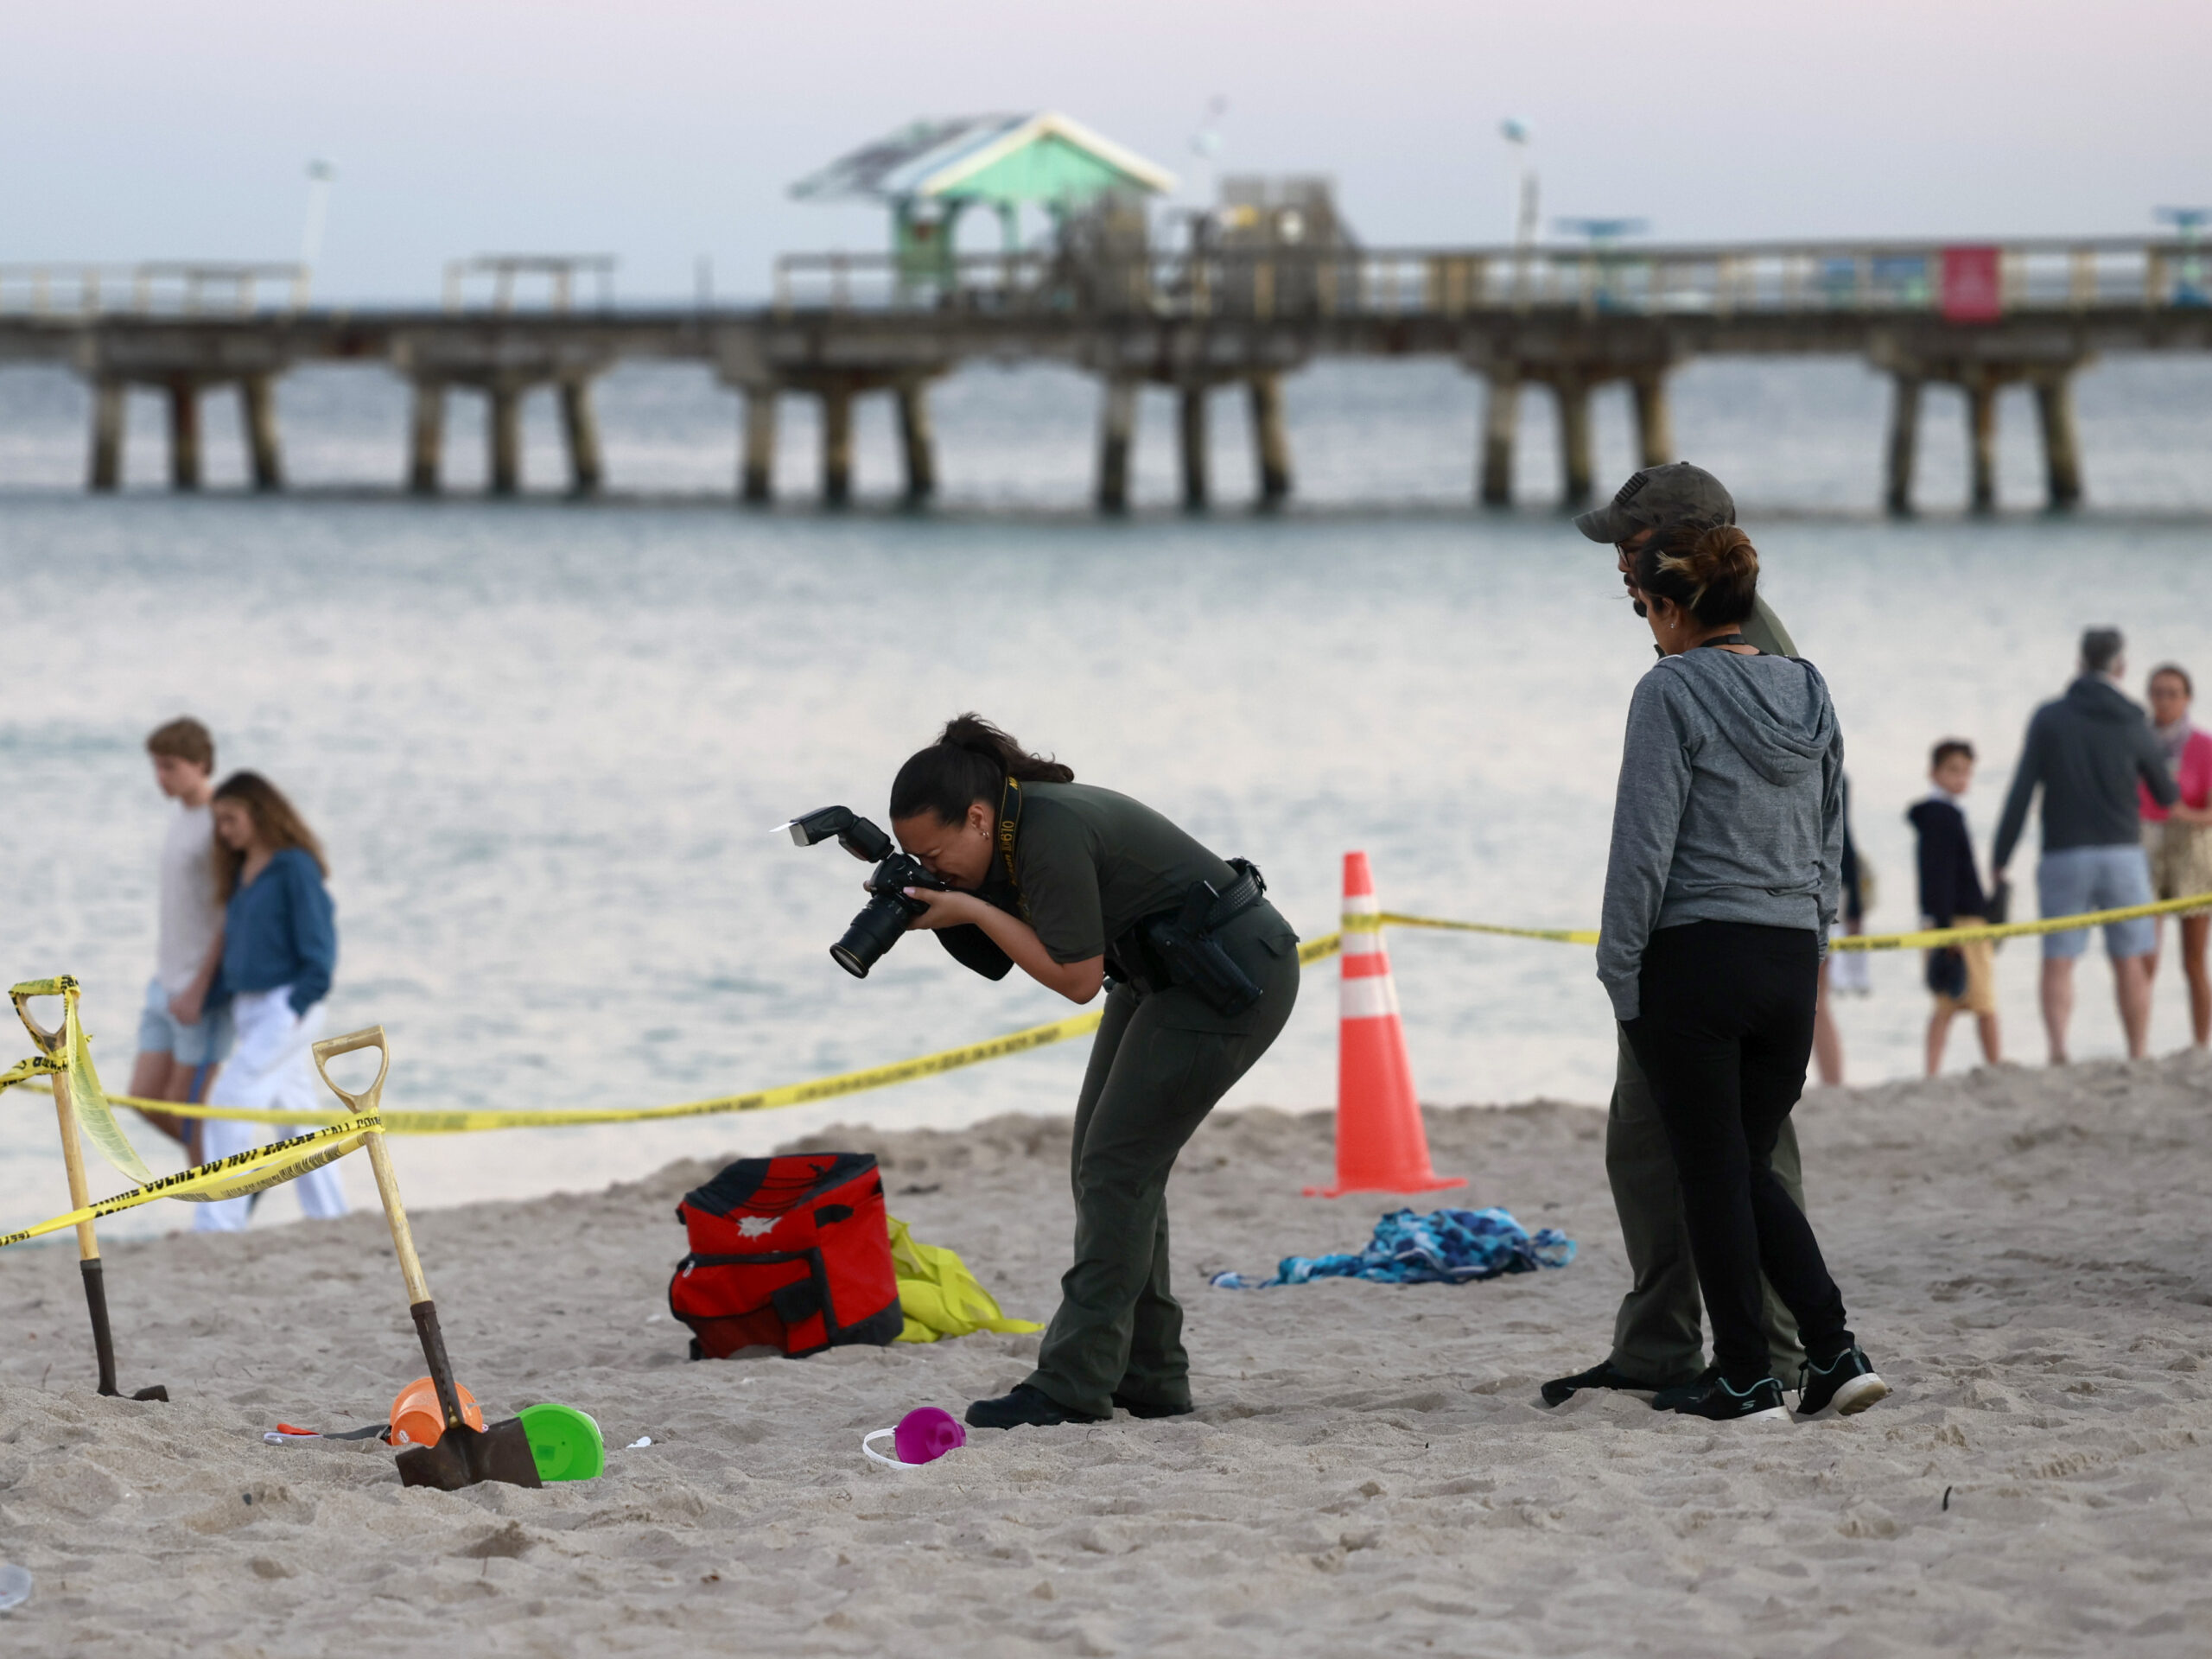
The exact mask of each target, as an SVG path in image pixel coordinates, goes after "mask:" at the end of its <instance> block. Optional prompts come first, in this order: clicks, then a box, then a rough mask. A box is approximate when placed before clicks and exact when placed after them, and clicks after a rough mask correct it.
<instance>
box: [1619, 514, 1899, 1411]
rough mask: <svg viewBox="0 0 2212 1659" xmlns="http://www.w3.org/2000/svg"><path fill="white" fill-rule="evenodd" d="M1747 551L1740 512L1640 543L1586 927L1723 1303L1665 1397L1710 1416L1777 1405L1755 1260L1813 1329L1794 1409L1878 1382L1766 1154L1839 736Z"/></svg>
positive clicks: (1807, 1050) (1806, 1333)
mask: <svg viewBox="0 0 2212 1659" xmlns="http://www.w3.org/2000/svg"><path fill="white" fill-rule="evenodd" d="M1758 568H1759V562H1758V551H1757V550H1755V549H1754V548H1753V547H1752V546H1751V538H1750V537H1747V536H1745V534H1744V532H1743V531H1740V530H1738V529H1737V528H1736V527H1735V526H1733V525H1722V526H1720V527H1719V528H1718V529H1713V530H1703V531H1700V530H1688V529H1685V530H1677V531H1671V532H1669V533H1666V534H1663V535H1662V536H1659V537H1654V538H1653V540H1652V541H1651V542H1650V543H1648V544H1646V545H1645V546H1644V547H1643V549H1642V550H1640V551H1639V552H1638V553H1637V555H1636V556H1635V562H1634V565H1633V568H1632V569H1631V570H1630V582H1631V583H1632V584H1633V588H1634V592H1635V595H1636V597H1637V600H1638V601H1640V602H1641V608H1642V609H1643V611H1644V613H1645V615H1646V619H1647V620H1649V623H1650V625H1651V632H1652V637H1653V638H1654V639H1656V640H1657V641H1658V644H1659V651H1660V659H1659V661H1658V663H1657V664H1655V665H1654V666H1653V668H1652V669H1651V671H1649V673H1648V674H1646V675H1645V676H1644V677H1643V680H1642V681H1641V682H1640V683H1638V684H1637V688H1636V696H1635V698H1634V699H1633V701H1631V702H1630V705H1629V716H1628V737H1627V741H1626V743H1625V745H1624V749H1623V752H1622V757H1621V776H1620V787H1619V792H1618V796H1617V798H1615V801H1614V804H1613V840H1612V855H1611V861H1610V862H1609V863H1608V864H1607V866H1606V870H1605V914H1604V918H1603V930H1602V932H1601V935H1600V938H1599V945H1598V977H1599V980H1600V981H1601V982H1603V983H1604V985H1605V991H1606V994H1607V995H1609V996H1610V997H1611V999H1612V1004H1613V1013H1614V1016H1615V1017H1616V1018H1617V1019H1618V1020H1620V1022H1621V1030H1622V1033H1623V1034H1624V1036H1625V1037H1626V1038H1627V1039H1628V1042H1629V1046H1630V1047H1631V1048H1632V1049H1633V1050H1634V1051H1635V1052H1636V1057H1637V1061H1638V1063H1639V1064H1640V1065H1642V1066H1643V1071H1644V1074H1645V1076H1646V1077H1649V1079H1650V1081H1651V1087H1652V1092H1653V1096H1654V1098H1655V1099H1656V1103H1657V1105H1658V1108H1659V1112H1660V1116H1661V1117H1662V1119H1663V1121H1664V1122H1665V1123H1666V1127H1667V1138H1668V1142H1669V1146H1670V1147H1672V1148H1673V1151H1674V1154H1675V1171H1676V1173H1677V1174H1678V1175H1679V1176H1680V1178H1681V1184H1682V1200H1683V1211H1684V1216H1685V1218H1686V1219H1687V1221H1688V1227H1689V1235H1690V1253H1691V1256H1692V1258H1693V1259H1694V1261H1695V1262H1696V1263H1697V1273H1698V1281H1699V1284H1700V1287H1701V1288H1702V1289H1703V1291H1704V1294H1705V1305H1706V1312H1707V1316H1708V1317H1709V1318H1710V1319H1711V1320H1712V1322H1713V1362H1714V1363H1713V1367H1712V1369H1711V1370H1709V1371H1707V1374H1706V1375H1705V1376H1704V1377H1702V1378H1700V1381H1699V1383H1698V1384H1697V1385H1696V1386H1694V1388H1692V1389H1689V1390H1688V1391H1686V1393H1685V1395H1682V1396H1680V1397H1678V1400H1677V1401H1676V1402H1674V1403H1673V1404H1672V1408H1673V1409H1675V1410H1679V1411H1684V1412H1688V1413H1691V1414H1694V1415H1697V1416H1700V1417H1709V1418H1713V1419H1716V1420H1720V1421H1728V1420H1732V1419H1736V1418H1747V1417H1780V1416H1783V1414H1784V1405H1783V1391H1782V1383H1781V1382H1780V1381H1779V1380H1778V1379H1777V1378H1776V1377H1775V1376H1773V1374H1772V1372H1771V1370H1770V1365H1769V1361H1768V1357H1767V1339H1766V1333H1765V1327H1764V1325H1763V1323H1762V1321H1761V1319H1760V1287H1759V1274H1760V1270H1761V1268H1764V1270H1765V1273H1766V1276H1767V1278H1768V1280H1769V1281H1770V1282H1771V1283H1772V1284H1773V1286H1774V1287H1775V1290H1776V1291H1777V1293H1778V1294H1780V1296H1781V1298H1782V1300H1783V1301H1784V1302H1785V1303H1787V1304H1788V1306H1789V1311H1790V1312H1791V1313H1794V1314H1795V1315H1796V1319H1797V1325H1798V1329H1799V1332H1800V1333H1801V1335H1802V1338H1803V1339H1804V1343H1805V1351H1806V1356H1807V1363H1806V1367H1805V1371H1804V1375H1803V1376H1802V1378H1801V1379H1800V1380H1799V1381H1800V1392H1799V1395H1798V1402H1797V1409H1798V1412H1799V1414H1801V1415H1805V1416H1811V1415H1813V1414H1816V1413H1818V1412H1821V1411H1823V1410H1826V1409H1827V1408H1830V1407H1833V1408H1834V1409H1835V1410H1837V1411H1839V1412H1844V1413H1850V1412H1857V1411H1863V1410H1865V1409H1866V1408H1867V1407H1868V1406H1871V1405H1872V1404H1873V1403H1874V1402H1876V1401H1877V1400H1879V1399H1880V1398H1882V1396H1883V1395H1885V1394H1887V1393H1888V1392H1889V1387H1888V1385H1887V1384H1886V1383H1884V1382H1883V1381H1882V1379H1881V1378H1880V1377H1879V1376H1876V1375H1875V1374H1874V1369H1873V1367H1872V1364H1871V1363H1868V1361H1867V1359H1866V1355H1865V1354H1864V1353H1863V1352H1861V1351H1860V1350H1859V1345H1858V1344H1857V1342H1856V1341H1855V1340H1854V1339H1853V1336H1852V1333H1851V1332H1850V1331H1849V1329H1848V1328H1847V1326H1846V1325H1845V1324H1844V1309H1843V1297H1842V1294H1841V1293H1840V1292H1839V1291H1838V1290H1837V1289H1836V1287H1835V1281H1834V1280H1833V1279H1831V1278H1830V1277H1829V1276H1828V1271H1827V1265H1826V1264H1825V1263H1824V1262H1822V1261H1821V1247H1820V1244H1819V1243H1818V1241H1817V1240H1815V1238H1814V1236H1813V1230H1812V1228H1811V1227H1810V1225H1808V1224H1807V1222H1806V1220H1805V1217H1804V1213H1803V1212H1802V1211H1800V1210H1799V1209H1798V1208H1797V1206H1796V1205H1795V1204H1793V1203H1791V1202H1790V1200H1789V1194H1788V1193H1787V1192H1784V1191H1783V1187H1782V1185H1781V1183H1780V1182H1779V1181H1777V1179H1775V1175H1774V1171H1773V1169H1772V1167H1771V1166H1770V1161H1769V1160H1770V1158H1771V1156H1772V1154H1773V1151H1774V1143H1775V1137H1776V1135H1777V1134H1778V1133H1779V1132H1780V1130H1781V1128H1782V1125H1783V1122H1784V1120H1785V1119H1787V1118H1788V1116H1789V1109H1790V1108H1791V1107H1793V1106H1794V1105H1796V1103H1797V1098H1798V1096H1799V1095H1800V1094H1802V1092H1803V1090H1804V1086H1805V1063H1806V1060H1807V1059H1808V1057H1809V1056H1810V1054H1811V1052H1812V1046H1813V1010H1814V1004H1815V997H1816V995H1817V992H1818V982H1819V975H1820V964H1821V953H1822V951H1823V950H1824V949H1825V946H1824V944H1823V941H1825V940H1826V939H1827V933H1828V929H1829V928H1830V927H1831V926H1832V925H1834V921H1835V916H1836V907H1837V902H1838V899H1839V898H1840V891H1841V875H1840V864H1841V859H1842V853H1843V810H1842V808H1843V803H1842V787H1843V785H1842V779H1843V738H1842V734H1840V732H1839V731H1838V729H1837V728H1836V718H1835V708H1834V704H1833V703H1831V702H1829V701H1828V690H1827V683H1826V682H1824V681H1823V680H1822V679H1821V676H1820V673H1819V671H1817V670H1815V668H1814V667H1813V665H1812V664H1810V663H1807V662H1803V661H1800V660H1794V659H1792V658H1787V657H1768V656H1764V655H1762V654H1761V653H1760V652H1758V651H1756V650H1755V649H1753V648H1752V647H1751V646H1750V645H1746V644H1745V643H1744V638H1743V634H1742V632H1740V626H1741V624H1742V622H1743V620H1744V619H1745V617H1747V616H1749V615H1750V614H1751V607H1752V603H1753V601H1754V600H1755V599H1756V597H1757V595H1758Z"/></svg>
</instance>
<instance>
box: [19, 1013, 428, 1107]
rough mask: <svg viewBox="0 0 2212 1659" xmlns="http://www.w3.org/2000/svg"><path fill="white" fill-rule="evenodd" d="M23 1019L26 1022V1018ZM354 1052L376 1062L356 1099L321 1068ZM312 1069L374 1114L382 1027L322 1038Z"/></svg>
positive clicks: (384, 1063) (380, 1082)
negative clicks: (369, 1051)
mask: <svg viewBox="0 0 2212 1659" xmlns="http://www.w3.org/2000/svg"><path fill="white" fill-rule="evenodd" d="M25 1017H26V1018H29V1016H28V1015H26V1016H25ZM357 1048H373V1049H374V1050H376V1052H377V1061H378V1065H377V1076H376V1081H375V1082H374V1083H372V1084H370V1085H369V1086H368V1087H367V1088H365V1089H364V1090H361V1092H360V1093H359V1094H358V1095H356V1094H352V1093H349V1092H348V1091H347V1090H343V1089H340V1087H339V1086H338V1085H337V1084H334V1083H332V1082H331V1080H330V1068H329V1067H328V1066H327V1065H324V1064H323V1062H324V1061H325V1060H330V1059H335V1058H337V1057H338V1056H339V1055H340V1054H351V1053H352V1052H353V1051H354V1050H355V1049H357ZM315 1070H316V1071H320V1072H321V1073H322V1080H323V1082H324V1083H325V1084H328V1086H329V1089H330V1092H331V1093H332V1094H334V1095H335V1096H338V1098H339V1099H340V1100H342V1101H344V1102H345V1103H346V1104H347V1105H348V1106H351V1107H352V1108H353V1111H354V1115H355V1116H359V1115H360V1114H362V1113H365V1112H373V1111H375V1110H376V1109H377V1105H378V1102H379V1101H381V1100H382V1099H383V1098H384V1079H385V1073H386V1072H388V1071H391V1049H390V1048H389V1047H387V1046H385V1040H384V1027H382V1026H370V1027H366V1028H365V1029H364V1030H361V1031H349V1032H347V1033H346V1035H344V1036H343V1037H329V1038H325V1039H323V1040H322V1041H321V1042H319V1043H317V1044H315Z"/></svg>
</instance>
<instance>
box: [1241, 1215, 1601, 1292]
mask: <svg viewBox="0 0 2212 1659" xmlns="http://www.w3.org/2000/svg"><path fill="white" fill-rule="evenodd" d="M1573 1260H1574V1241H1573V1239H1571V1238H1569V1237H1568V1236H1567V1235H1566V1234H1565V1233H1562V1232H1560V1230H1558V1229H1556V1228H1554V1227H1540V1228H1538V1229H1537V1230H1536V1231H1535V1233H1534V1234H1531V1233H1530V1232H1529V1230H1528V1229H1527V1228H1526V1227H1523V1226H1522V1224H1520V1223H1519V1222H1517V1221H1516V1220H1514V1219H1513V1214H1512V1212H1511V1211H1507V1210H1433V1211H1430V1212H1429V1213H1428V1214H1427V1215H1425V1216H1417V1215H1415V1214H1414V1212H1413V1211H1410V1210H1401V1211H1398V1212H1397V1213H1396V1214H1395V1215H1389V1216H1385V1217H1383V1219H1382V1220H1380V1221H1378V1222H1376V1224H1375V1236H1374V1237H1373V1238H1372V1239H1370V1241H1369V1242H1368V1245H1367V1248H1366V1249H1363V1250H1362V1251H1360V1252H1359V1253H1358V1254H1357V1255H1345V1254H1344V1253H1342V1252H1339V1253H1338V1254H1337V1255H1287V1256H1285V1257H1283V1259H1282V1261H1281V1264H1280V1265H1278V1266H1277V1267H1276V1268H1275V1276H1274V1278H1272V1279H1248V1278H1246V1277H1245V1276H1244V1275H1243V1274H1241V1273H1217V1274H1214V1276H1213V1279H1212V1281H1211V1283H1212V1284H1213V1285H1214V1287H1216V1288H1217V1289H1220V1290H1263V1289H1265V1288H1266V1287H1268V1286H1269V1285H1302V1284H1304V1283H1306V1281H1308V1280H1309V1279H1372V1280H1374V1281H1376V1282H1377V1283H1380V1284H1386V1285H1432V1284H1442V1285H1458V1284H1464V1283H1465V1282H1466V1281H1468V1280H1470V1279H1495V1278H1497V1276H1498V1275H1499V1274H1504V1273H1534V1272H1535V1270H1536V1269H1537V1268H1563V1267H1565V1266H1566V1265H1567V1263H1568V1262H1572V1261H1573Z"/></svg>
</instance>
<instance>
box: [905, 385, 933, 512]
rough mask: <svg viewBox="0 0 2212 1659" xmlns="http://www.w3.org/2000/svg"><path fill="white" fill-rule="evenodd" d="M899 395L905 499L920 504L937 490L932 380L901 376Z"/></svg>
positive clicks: (913, 503)
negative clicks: (930, 391) (932, 416)
mask: <svg viewBox="0 0 2212 1659" xmlns="http://www.w3.org/2000/svg"><path fill="white" fill-rule="evenodd" d="M896 392H897V396H898V399H899V453H900V454H901V455H902V456H903V457H904V459H905V461H906V503H907V505H909V506H918V505H921V504H922V503H923V502H925V501H926V500H928V499H930V498H931V496H933V495H935V494H936V493H937V438H936V435H935V434H934V433H932V432H931V430H930V402H929V383H928V382H927V381H925V380H920V379H913V380H902V381H900V382H899V385H898V387H897V388H896Z"/></svg>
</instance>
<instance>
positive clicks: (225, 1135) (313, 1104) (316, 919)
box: [193, 772, 346, 1232]
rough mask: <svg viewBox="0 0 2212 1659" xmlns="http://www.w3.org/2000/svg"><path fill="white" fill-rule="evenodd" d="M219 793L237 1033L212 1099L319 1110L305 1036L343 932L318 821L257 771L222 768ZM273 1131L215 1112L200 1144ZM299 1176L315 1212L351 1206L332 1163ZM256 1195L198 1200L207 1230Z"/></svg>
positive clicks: (222, 980)
mask: <svg viewBox="0 0 2212 1659" xmlns="http://www.w3.org/2000/svg"><path fill="white" fill-rule="evenodd" d="M213 804H214V818H215V825H214V827H215V886H216V890H217V891H218V892H219V893H223V894H225V895H226V896H227V899H228V903H227V905H226V907H225V909H224V912H223V957H222V965H221V966H220V967H219V968H218V969H216V973H215V982H214V984H213V987H212V988H210V990H209V992H208V1000H209V1001H210V1002H211V1003H213V1002H215V1001H217V1000H218V999H220V998H228V999H229V1000H230V1002H231V1014H232V1029H233V1031H234V1033H236V1036H235V1042H236V1046H235V1047H234V1048H233V1049H232V1052H231V1061H230V1064H229V1065H226V1066H225V1067H224V1068H223V1070H222V1071H221V1072H220V1074H219V1077H218V1080H217V1084H216V1087H215V1090H214V1093H213V1103H214V1104H216V1105H219V1106H241V1107H248V1108H251V1109H256V1110H263V1111H268V1110H295V1111H297V1112H298V1113H299V1114H300V1115H301V1116H302V1117H312V1116H315V1115H317V1114H318V1113H320V1112H321V1110H322V1109H323V1108H324V1107H325V1106H326V1105H327V1102H325V1101H323V1100H321V1099H320V1098H319V1097H318V1091H317V1089H316V1084H315V1064H314V1059H313V1057H312V1056H310V1055H309V1053H308V1045H309V1044H311V1043H312V1042H314V1040H315V1037H316V1034H317V1033H319V1032H320V1031H321V1028H322V1001H323V998H324V997H325V996H326V995H328V993H329V990H330V976H331V971H332V969H334V968H335V967H336V966H337V965H338V934H337V930H336V929H335V927H334V925H333V924H332V919H331V909H330V894H329V893H328V892H327V890H326V889H325V888H324V887H323V885H322V884H323V878H324V877H325V876H326V875H327V874H329V866H328V865H327V864H326V863H325V862H324V861H323V857H322V848H321V844H320V843H318V842H316V840H315V832H314V831H313V830H311V829H308V827H307V825H306V823H303V822H302V820H301V817H300V815H299V814H298V812H296V810H293V807H292V804H291V803H290V802H289V801H288V800H286V799H285V798H284V797H283V794H282V793H280V792H279V791H278V790H277V786H276V785H274V784H272V783H270V781H269V780H268V779H265V778H264V777H262V776H261V774H260V773H258V772H235V773H233V774H232V776H230V777H229V778H226V779H224V780H223V783H222V785H220V786H219V788H218V789H217V790H216V791H215V795H214V803H213ZM307 1127H312V1126H311V1125H303V1126H302V1128H307ZM296 1132H297V1131H294V1130H290V1129H287V1130H285V1131H284V1133H288V1134H289V1133H296ZM275 1138H277V1137H276V1136H275V1135H271V1134H270V1128H269V1126H267V1125H264V1124H260V1123H237V1122H230V1121H228V1120H226V1119H224V1118H210V1119H208V1120H207V1130H206V1135H205V1140H204V1141H203V1142H202V1145H203V1147H204V1148H205V1156H206V1158H207V1160H209V1161H211V1162H212V1161H213V1160H215V1159H218V1158H225V1157H228V1156H230V1155H231V1154H233V1153H239V1152H244V1151H246V1150H247V1149H248V1148H250V1147H257V1146H260V1145H263V1144H264V1143H265V1142H266V1141H270V1140H272V1139H275ZM290 1185H291V1187H292V1190H293V1191H294V1192H297V1193H298V1194H299V1195H300V1208H301V1209H302V1211H305V1212H306V1213H307V1214H308V1215H309V1216H311V1217H333V1216H342V1215H344V1214H345V1213H346V1189H345V1187H344V1186H343V1185H341V1184H340V1180H339V1177H338V1169H337V1166H335V1165H326V1166H324V1167H322V1168H321V1169H315V1170H310V1171H308V1173H306V1174H304V1175H302V1176H298V1177H296V1179H294V1180H293V1181H292V1182H291V1183H290ZM252 1203H253V1201H252V1199H251V1198H226V1199H224V1200H222V1201H221V1202H220V1203H218V1204H203V1205H199V1206H197V1211H196V1213H195V1215H194V1218H193V1226H194V1230H198V1231H201V1232H207V1231H218V1232H231V1231H236V1230H238V1229H240V1228H243V1227H244V1226H245V1224H246V1219H247V1217H248V1216H249V1215H250V1214H251V1206H252Z"/></svg>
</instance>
